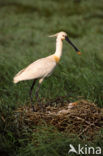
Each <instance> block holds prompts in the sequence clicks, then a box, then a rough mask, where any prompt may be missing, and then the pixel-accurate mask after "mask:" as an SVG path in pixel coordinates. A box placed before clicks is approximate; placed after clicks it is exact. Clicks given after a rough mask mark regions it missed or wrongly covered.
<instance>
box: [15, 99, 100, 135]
mask: <svg viewBox="0 0 103 156" xmlns="http://www.w3.org/2000/svg"><path fill="white" fill-rule="evenodd" d="M13 119H14V123H15V124H16V125H17V128H19V129H23V127H25V126H26V127H29V128H30V127H33V126H37V125H42V124H44V123H46V124H47V125H48V126H50V125H52V126H55V127H56V128H57V129H58V130H59V131H62V132H65V133H68V134H69V133H76V134H78V136H83V135H87V136H93V135H94V134H96V132H97V131H98V130H99V129H100V128H101V127H103V111H102V110H101V109H100V108H98V107H97V106H96V105H95V104H94V103H90V102H88V101H85V100H80V101H77V102H75V103H66V104H64V106H55V107H53V106H48V107H44V110H43V111H41V108H39V109H38V110H37V112H33V111H32V109H31V107H28V106H23V107H20V108H18V109H17V110H16V111H15V113H14V117H13Z"/></svg>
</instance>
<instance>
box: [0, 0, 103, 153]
mask: <svg viewBox="0 0 103 156" xmlns="http://www.w3.org/2000/svg"><path fill="white" fill-rule="evenodd" d="M59 31H65V32H67V33H68V36H69V38H70V39H71V40H72V41H73V43H75V45H76V46H77V47H78V48H79V49H80V51H81V52H82V55H81V56H78V55H77V54H76V53H75V51H74V49H73V48H72V47H71V46H69V45H68V44H67V43H66V42H65V41H64V45H63V56H62V59H61V61H60V63H59V65H58V67H57V68H56V70H55V72H54V73H53V75H52V76H51V77H49V78H48V79H46V80H45V81H44V82H43V84H42V87H41V89H40V92H39V96H40V98H45V99H46V100H48V99H51V98H56V97H58V96H66V97H67V98H68V99H70V101H75V100H76V99H78V97H80V96H81V97H82V98H84V99H88V100H90V101H92V102H95V103H96V104H97V105H98V106H99V107H102V106H103V69H102V68H103V43H102V41H103V0H68V1H64V0H59V1H58V0H44V1H42V0H29V1H28V0H4V1H2V0H0V112H1V114H3V115H4V116H5V117H6V116H7V115H8V114H10V113H12V111H13V110H14V109H15V108H17V107H19V106H21V105H24V104H27V103H29V97H28V91H29V87H30V85H31V84H32V81H25V82H20V83H19V84H17V85H14V84H13V82H12V81H13V77H14V75H15V74H16V73H17V72H18V71H19V70H21V69H22V68H24V67H26V66H27V65H28V64H30V63H32V62H33V61H35V60H36V59H39V58H41V57H45V56H48V55H50V54H52V53H54V52H55V38H48V36H49V35H51V34H54V33H57V32H59ZM0 120H1V119H0ZM0 122H1V125H2V120H1V121H0ZM1 129H2V128H1ZM7 133H8V132H7V131H6V135H7V136H6V135H5V134H4V138H2V137H0V138H1V139H2V140H3V139H4V140H5V141H4V140H3V141H1V142H3V144H2V145H1V149H4V151H6V150H7V151H9V152H8V153H10V154H11V153H12V152H14V151H15V152H14V155H18V156H21V155H24V153H25V154H26V153H27V154H26V155H29V154H28V153H30V151H32V150H33V151H32V152H34V153H31V155H36V156H37V153H35V152H36V150H34V149H32V148H31V146H30V145H31V144H30V143H28V144H27V145H25V146H27V151H29V152H27V151H26V152H25V150H24V149H23V148H24V147H23V148H20V149H19V150H18V148H19V145H16V143H15V141H14V142H13V140H12V139H11V140H9V139H8V138H9V137H8V134H7ZM9 133H10V135H12V133H11V131H10V132H9ZM31 135H32V134H31ZM43 135H44V134H43ZM59 135H60V134H59ZM1 136H3V135H1ZM53 136H54V135H53ZM54 138H55V137H54ZM68 139H70V138H67V142H68ZM8 140H9V141H10V142H8ZM64 140H65V139H64V138H63V136H62V137H61V140H60V141H59V144H58V146H59V145H60V147H58V148H57V149H56V148H55V149H54V148H53V149H54V150H53V151H52V150H51V149H52V145H51V144H49V145H50V148H49V146H48V147H45V146H44V151H45V152H46V153H45V152H44V155H46V156H47V155H63V153H64V155H67V150H64V151H63V153H62V151H61V150H60V148H62V147H65V148H66V146H65V145H66V143H65V141H64ZM69 141H70V140H69ZM72 141H73V140H72ZM24 142H25V141H24ZM54 142H55V141H54ZM63 142H64V144H63ZM56 144H57V143H54V147H55V146H56ZM43 145H44V144H43ZM20 146H21V145H20ZM23 146H24V145H23ZM29 146H30V147H29ZM17 147H18V148H17ZM40 147H41V146H40ZM13 148H14V151H13ZM11 149H12V150H11ZM47 149H49V150H47ZM40 150H41V149H40ZM40 150H39V151H40ZM11 151H12V152H11ZM48 151H51V153H52V152H54V153H52V154H50V152H48ZM60 152H61V153H60ZM17 153H18V154H17ZM48 153H49V154H48ZM38 155H41V153H39V152H38ZM42 155H43V153H42Z"/></svg>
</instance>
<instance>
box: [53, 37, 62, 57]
mask: <svg viewBox="0 0 103 156" xmlns="http://www.w3.org/2000/svg"><path fill="white" fill-rule="evenodd" d="M62 48H63V42H62V40H61V39H60V38H57V39H56V51H55V54H54V55H55V56H56V57H58V58H59V59H60V58H61V55H62Z"/></svg>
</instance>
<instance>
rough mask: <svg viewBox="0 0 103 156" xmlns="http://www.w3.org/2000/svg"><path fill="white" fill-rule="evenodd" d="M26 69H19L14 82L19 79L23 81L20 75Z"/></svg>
mask: <svg viewBox="0 0 103 156" xmlns="http://www.w3.org/2000/svg"><path fill="white" fill-rule="evenodd" d="M24 70H25V69H22V70H21V71H19V72H18V73H17V74H16V75H15V77H14V78H13V82H14V83H18V82H19V81H21V79H20V75H21V74H22V73H23V71H24Z"/></svg>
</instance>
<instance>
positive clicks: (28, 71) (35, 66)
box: [14, 57, 56, 83]
mask: <svg viewBox="0 0 103 156" xmlns="http://www.w3.org/2000/svg"><path fill="white" fill-rule="evenodd" d="M55 66H56V62H55V61H54V59H53V58H52V57H45V58H42V59H39V60H37V61H35V62H33V63H32V64H30V65H29V66H27V67H26V68H25V69H22V70H21V71H20V72H19V73H17V74H16V76H15V77H14V81H15V83H16V82H19V81H22V80H30V79H36V78H41V77H46V76H48V75H50V73H51V72H52V71H53V69H54V68H55Z"/></svg>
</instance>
